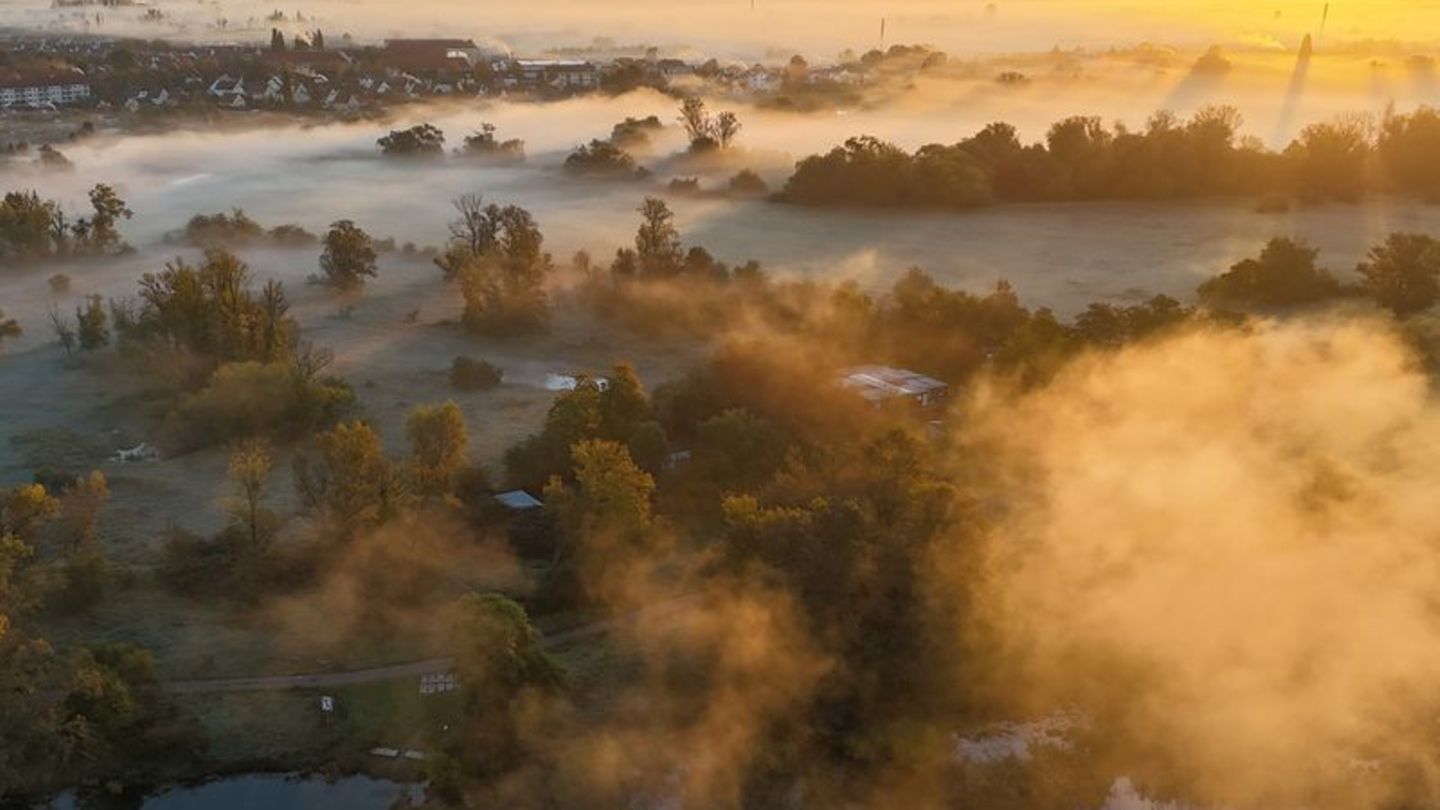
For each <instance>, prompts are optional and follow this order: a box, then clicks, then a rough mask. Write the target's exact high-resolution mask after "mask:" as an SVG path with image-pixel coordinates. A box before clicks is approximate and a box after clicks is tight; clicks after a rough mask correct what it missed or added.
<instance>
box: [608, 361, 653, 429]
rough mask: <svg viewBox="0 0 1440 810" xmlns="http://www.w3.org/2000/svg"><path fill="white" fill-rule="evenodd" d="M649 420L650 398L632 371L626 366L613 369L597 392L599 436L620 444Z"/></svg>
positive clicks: (625, 364)
mask: <svg viewBox="0 0 1440 810" xmlns="http://www.w3.org/2000/svg"><path fill="white" fill-rule="evenodd" d="M649 418H650V397H649V396H648V395H647V394H646V393H645V385H644V384H643V383H641V382H640V377H639V376H638V375H636V373H635V367H634V366H632V365H630V364H629V363H621V364H619V365H617V366H615V368H614V369H613V370H612V371H611V372H610V377H609V379H607V380H606V383H605V387H604V388H603V389H602V390H601V391H600V426H599V435H600V436H603V437H604V438H607V439H616V440H623V439H625V438H626V437H627V436H629V435H630V431H631V430H632V429H633V428H634V427H635V425H636V424H638V423H640V422H643V421H646V420H648V419H649Z"/></svg>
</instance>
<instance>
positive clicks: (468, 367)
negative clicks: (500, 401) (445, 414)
mask: <svg viewBox="0 0 1440 810" xmlns="http://www.w3.org/2000/svg"><path fill="white" fill-rule="evenodd" d="M504 376H505V372H504V371H502V370H501V369H500V368H499V367H497V366H495V365H493V364H491V363H488V362H486V361H484V360H481V359H479V358H475V357H465V356H463V355H462V356H460V357H456V358H455V360H454V362H452V363H451V364H450V387H452V388H457V389H459V390H461V391H481V390H484V389H486V388H494V387H495V386H497V385H499V384H500V381H501V379H502V378H503V377H504Z"/></svg>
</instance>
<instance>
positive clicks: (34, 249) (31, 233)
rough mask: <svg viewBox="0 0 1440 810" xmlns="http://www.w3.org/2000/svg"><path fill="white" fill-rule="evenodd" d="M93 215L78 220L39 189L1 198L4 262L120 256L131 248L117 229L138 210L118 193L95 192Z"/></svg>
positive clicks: (92, 195) (100, 189)
mask: <svg viewBox="0 0 1440 810" xmlns="http://www.w3.org/2000/svg"><path fill="white" fill-rule="evenodd" d="M89 196H90V207H91V214H90V216H88V217H78V218H72V217H71V216H70V215H69V214H67V213H66V211H65V208H64V207H63V206H61V205H60V203H58V202H56V201H54V200H47V199H44V198H42V197H41V196H40V195H39V194H38V193H36V192H34V191H12V192H9V193H8V194H6V195H5V197H4V199H3V200H0V261H5V262H16V263H20V262H36V261H48V260H52V259H62V258H66V257H71V256H101V255H106V254H110V253H118V252H121V251H123V250H125V249H127V246H126V245H125V242H124V240H123V239H121V237H120V232H119V230H118V229H117V227H116V226H117V225H118V223H119V222H120V220H122V219H129V218H130V217H131V216H133V212H132V211H131V210H130V208H129V207H128V206H127V205H126V204H125V201H124V200H123V199H121V198H120V197H119V195H117V194H116V193H115V189H113V188H111V187H110V186H107V185H105V184H103V183H101V184H98V185H96V186H95V187H94V188H92V189H91V190H90V195H89Z"/></svg>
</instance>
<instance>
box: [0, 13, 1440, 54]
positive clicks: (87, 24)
mask: <svg viewBox="0 0 1440 810" xmlns="http://www.w3.org/2000/svg"><path fill="white" fill-rule="evenodd" d="M147 5H153V6H154V7H156V8H159V9H161V10H162V11H163V12H164V13H165V14H166V18H165V19H164V20H163V21H161V22H159V23H155V22H144V21H141V20H140V15H141V9H139V8H119V9H96V8H85V9H52V8H50V3H49V1H48V0H6V2H4V3H3V4H0V25H4V24H9V25H14V26H25V27H38V28H46V29H49V30H55V31H68V32H87V31H98V32H102V33H123V34H128V35H136V36H167V35H168V36H180V37H186V38H192V39H213V40H233V39H237V38H243V37H244V36H245V34H246V33H247V32H253V33H257V34H258V33H261V32H265V31H268V29H269V26H270V23H269V22H267V21H265V19H264V18H265V17H266V16H268V15H269V14H270V13H271V12H272V11H274V10H275V4H273V3H267V2H235V1H234V0H218V1H217V2H211V3H204V4H195V3H186V2H178V0H157V1H156V2H154V3H151V4H147ZM1331 5H1332V8H1331V12H1330V15H1329V19H1328V21H1327V23H1326V25H1325V28H1324V31H1323V32H1322V31H1321V30H1320V26H1321V16H1322V12H1321V9H1322V6H1323V4H1322V3H1319V2H1311V1H1310V0H1272V1H1271V2H1267V3H1262V4H1257V3H1251V2H1245V0H1218V1H1217V0H1177V1H1176V2H1167V3H1148V2H1138V1H1137V0H996V1H995V2H991V0H948V1H946V0H754V2H751V1H750V0H691V2H687V3H685V4H683V6H676V5H675V4H671V3H663V2H660V0H625V2H617V3H611V2H606V3H595V2H588V1H587V0H539V2H533V3H527V4H524V5H523V6H519V5H509V4H497V3H487V4H480V5H477V4H474V3H470V2H464V1H463V0H428V2H424V3H418V4H417V3H401V2H397V0H320V1H319V2H316V1H315V0H302V1H301V2H293V3H287V4H283V10H284V11H286V12H287V14H289V15H292V16H293V15H294V14H295V13H296V12H299V13H300V14H303V15H304V17H305V21H304V22H296V23H289V25H293V27H294V28H295V30H297V31H299V30H305V29H306V28H307V27H308V28H313V27H314V26H315V25H316V24H318V25H322V26H324V27H325V28H327V29H329V30H330V31H331V32H336V33H339V32H344V33H349V34H351V35H352V36H353V37H355V38H357V39H359V40H363V41H371V40H375V39H379V38H383V37H385V36H395V35H409V36H416V35H433V34H443V35H445V36H470V37H475V38H477V41H488V42H492V43H494V44H496V45H497V47H509V48H513V49H515V50H519V51H539V50H543V49H545V48H551V47H557V46H589V45H592V44H594V42H595V39H596V38H608V39H609V40H611V41H612V42H614V43H616V44H620V45H635V44H652V45H656V46H660V47H662V48H665V49H666V50H668V51H671V52H677V53H683V52H686V51H690V52H703V53H705V54H706V55H716V56H722V57H728V58H734V59H743V60H747V61H750V60H756V59H766V58H769V59H774V58H776V57H778V56H780V55H781V54H783V55H784V56H786V57H788V55H789V54H790V53H792V52H796V51H800V52H803V53H805V54H806V55H807V56H811V57H820V58H828V57H832V56H833V55H834V54H836V53H839V52H840V51H841V50H843V49H846V48H852V49H857V50H863V49H867V48H870V47H873V46H876V45H881V44H882V40H881V32H880V21H881V19H882V18H883V19H884V20H885V39H884V40H883V44H893V43H895V42H912V41H915V42H927V43H930V44H933V45H935V46H937V47H940V48H944V49H946V50H949V51H951V52H954V53H963V54H974V53H999V52H1014V51H1043V50H1048V49H1050V48H1052V47H1062V48H1073V47H1091V48H1108V47H1110V46H1112V45H1115V44H1120V45H1126V44H1135V43H1140V42H1158V43H1165V44H1174V45H1192V46H1193V45H1201V44H1209V43H1211V42H1217V41H1220V42H1261V43H1269V42H1273V41H1282V42H1285V41H1288V42H1291V43H1292V44H1293V43H1298V41H1299V39H1300V38H1301V37H1302V36H1303V35H1304V34H1306V33H1324V34H1325V35H1326V36H1327V37H1328V38H1329V39H1330V40H1332V41H1335V42H1344V41H1355V40H1376V39H1403V40H1432V41H1433V39H1434V37H1433V35H1425V34H1422V33H1421V32H1427V31H1429V32H1433V31H1435V30H1436V28H1435V23H1436V22H1437V19H1440V7H1437V5H1436V4H1435V3H1434V2H1411V1H1407V0H1371V1H1370V2H1352V3H1343V2H1342V3H1333V4H1331ZM97 11H98V12H99V13H100V18H101V22H100V23H99V24H96V23H95V14H96V12H97ZM221 19H224V20H226V21H227V22H228V24H227V26H226V28H225V29H223V30H222V29H220V28H218V27H217V25H216V23H217V21H218V20H221Z"/></svg>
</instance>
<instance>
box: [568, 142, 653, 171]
mask: <svg viewBox="0 0 1440 810" xmlns="http://www.w3.org/2000/svg"><path fill="white" fill-rule="evenodd" d="M565 171H567V172H569V173H570V174H573V175H577V176H588V177H611V178H631V179H634V178H639V177H643V176H644V175H645V172H644V170H643V169H641V168H640V167H639V166H637V165H636V163H635V158H633V157H631V155H630V153H629V152H626V151H625V150H624V149H623V148H621V147H620V146H619V145H617V144H614V143H611V142H610V141H602V140H599V139H598V138H597V139H595V140H592V141H590V143H588V144H585V145H583V146H580V147H579V148H577V149H576V150H575V151H574V152H571V153H570V154H569V155H567V156H566V157H565Z"/></svg>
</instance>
